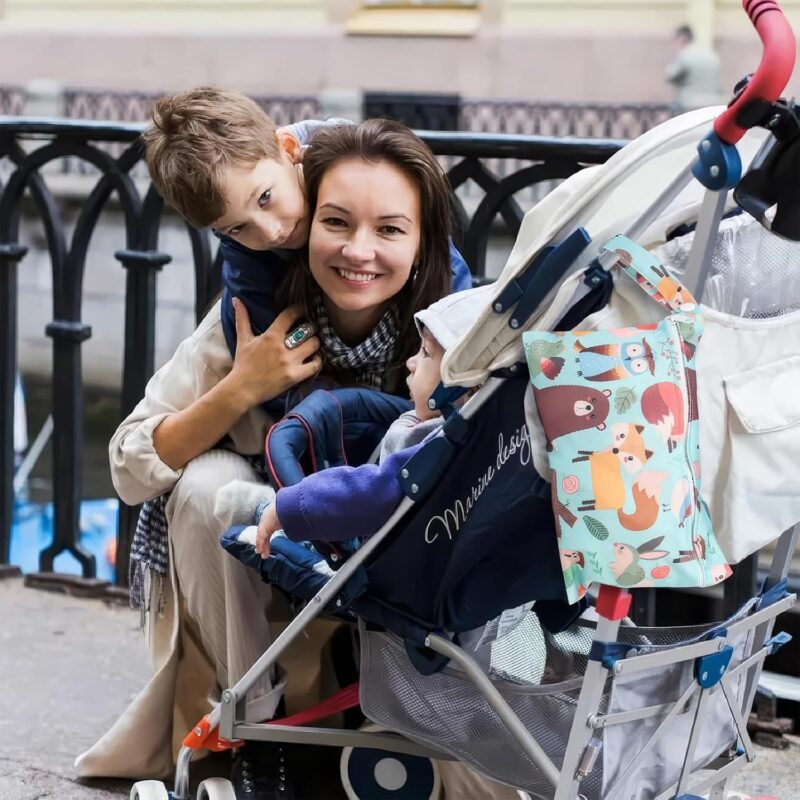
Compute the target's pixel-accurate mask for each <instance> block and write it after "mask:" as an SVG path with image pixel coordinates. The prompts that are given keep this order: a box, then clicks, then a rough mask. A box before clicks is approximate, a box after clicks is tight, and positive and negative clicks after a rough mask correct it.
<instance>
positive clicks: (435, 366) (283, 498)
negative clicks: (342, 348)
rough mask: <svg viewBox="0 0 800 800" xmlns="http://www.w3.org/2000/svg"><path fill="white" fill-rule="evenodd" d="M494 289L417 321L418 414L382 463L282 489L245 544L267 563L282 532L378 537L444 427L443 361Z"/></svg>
mask: <svg viewBox="0 0 800 800" xmlns="http://www.w3.org/2000/svg"><path fill="white" fill-rule="evenodd" d="M489 288H490V287H488V286H485V287H479V288H476V289H470V290H467V291H464V292H459V293H457V294H452V295H449V296H447V297H444V298H443V299H441V300H439V301H437V302H436V303H434V304H433V305H431V306H430V307H429V308H427V309H425V310H424V311H420V312H418V313H417V314H416V315H415V321H416V324H417V328H418V330H419V334H420V339H421V342H420V349H419V351H418V352H417V354H416V355H414V356H412V357H411V358H410V359H409V360H408V362H407V367H408V370H409V373H410V374H409V377H408V388H409V393H410V396H411V401H412V403H413V406H414V407H413V409H412V410H411V411H407V412H405V413H403V414H401V415H400V416H399V417H398V418H397V419H396V420H395V421H394V422H393V423H392V424H391V425H390V427H389V429H388V431H387V433H386V435H385V437H384V439H383V441H382V443H381V450H380V457H379V460H378V463H376V464H363V465H362V466H359V467H349V466H341V467H332V468H330V469H325V470H322V471H320V472H316V473H314V474H311V475H307V476H306V477H305V478H303V479H302V480H301V481H300V482H299V483H296V484H294V485H292V486H287V487H285V488H281V489H279V490H278V492H277V493H276V495H275V499H274V501H271V502H269V503H268V504H267V505H266V506H264V505H262V506H261V507H260V508H259V510H258V512H257V522H258V527H257V528H256V526H255V525H253V526H250V527H249V528H245V529H244V530H241V529H240V533H238V535H237V538H238V541H239V542H242V541H249V542H250V543H251V544H254V545H255V548H256V551H257V552H258V554H259V555H260V556H261V557H262V558H267V556H269V553H270V540H271V537H272V536H273V535H274V534H276V533H277V532H278V531H282V535H285V536H286V537H287V538H288V539H290V540H292V541H295V542H301V541H319V542H342V541H345V540H348V539H352V538H353V536H354V534H355V535H357V536H358V537H360V538H364V537H368V536H371V535H372V534H374V533H375V532H376V531H377V530H378V529H379V528H380V527H381V526H382V525H383V524H384V523H385V522H386V520H387V519H388V518H389V517H390V516H391V514H392V512H393V511H394V510H395V508H396V507H397V505H398V503H399V502H400V500H401V499H402V497H403V490H402V487H401V485H400V481H399V478H398V473H399V472H400V470H401V468H402V467H403V465H404V464H405V463H406V461H408V459H409V458H411V456H412V455H414V453H416V452H417V450H419V448H420V447H421V446H422V444H423V442H424V441H425V440H427V439H428V438H429V437H430V436H432V435H434V434H435V432H436V431H438V429H439V428H440V427H441V426H442V424H443V422H444V420H443V418H442V416H441V414H440V412H439V411H436V410H431V409H430V407H429V406H428V400H429V399H430V397H431V394H432V393H433V391H434V390H435V389H436V387H437V386H438V385H439V382H440V381H441V364H442V358H443V356H444V354H445V352H446V350H447V349H448V347H450V346H451V345H452V344H453V343H455V342H456V341H457V340H458V339H459V337H460V336H461V334H462V333H464V331H466V330H467V328H468V327H469V325H470V324H471V323H472V321H473V320H474V319H475V318H476V317H477V315H478V313H479V312H480V311H481V309H482V308H483V307H484V305H485V304H486V303H487V302H488V300H489V295H488V291H489ZM227 535H228V534H224V535H223V543H225V538H226V536H227Z"/></svg>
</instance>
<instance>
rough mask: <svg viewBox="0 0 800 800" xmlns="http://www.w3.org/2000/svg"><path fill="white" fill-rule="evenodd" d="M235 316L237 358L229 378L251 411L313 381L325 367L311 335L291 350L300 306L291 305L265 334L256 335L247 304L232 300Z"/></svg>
mask: <svg viewBox="0 0 800 800" xmlns="http://www.w3.org/2000/svg"><path fill="white" fill-rule="evenodd" d="M233 309H234V313H235V314H236V356H235V357H234V359H233V369H232V370H231V374H230V376H229V377H230V379H231V380H232V381H234V382H235V383H236V384H237V390H238V391H239V392H241V393H242V395H243V396H244V397H245V398H246V399H247V402H248V404H249V406H248V407H250V408H252V407H254V406H257V405H259V403H263V402H264V401H266V400H271V399H272V398H273V397H277V396H278V395H279V394H282V393H283V392H285V391H286V390H287V389H289V388H291V387H292V386H296V385H297V384H298V383H301V382H302V381H304V380H307V379H308V378H313V377H314V375H316V374H317V373H318V372H319V371H320V369H321V367H322V358H321V357H320V355H319V353H317V351H318V350H319V346H320V342H319V338H318V337H316V336H309V337H308V339H306V340H305V341H304V342H303V343H302V344H300V345H298V346H297V347H293V348H291V349H290V348H288V347H287V346H286V337H287V336H288V335H289V334H290V333H291V332H292V330H294V328H295V327H296V326H297V323H298V321H299V320H300V319H301V318H302V316H303V310H302V309H301V308H300V307H299V306H290V307H289V308H287V309H286V310H285V311H282V312H281V313H280V314H278V316H277V317H276V318H275V321H274V322H273V323H272V325H270V326H269V328H267V330H265V331H264V333H262V334H260V335H259V336H256V335H255V334H254V333H253V330H252V328H251V327H250V316H249V315H248V313H247V308H246V307H245V305H244V303H242V301H241V300H239V299H238V298H236V297H235V298H233Z"/></svg>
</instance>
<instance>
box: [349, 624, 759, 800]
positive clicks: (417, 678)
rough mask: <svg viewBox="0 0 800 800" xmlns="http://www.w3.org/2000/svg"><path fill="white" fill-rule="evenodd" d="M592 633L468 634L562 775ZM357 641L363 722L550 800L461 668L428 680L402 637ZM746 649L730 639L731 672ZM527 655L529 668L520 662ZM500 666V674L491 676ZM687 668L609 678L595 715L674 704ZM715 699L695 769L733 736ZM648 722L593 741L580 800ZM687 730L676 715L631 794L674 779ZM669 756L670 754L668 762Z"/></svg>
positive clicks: (637, 635) (624, 759) (637, 633)
mask: <svg viewBox="0 0 800 800" xmlns="http://www.w3.org/2000/svg"><path fill="white" fill-rule="evenodd" d="M531 616H534V615H531ZM491 624H492V623H490V625H491ZM537 627H538V624H537ZM712 627H714V626H712V625H702V626H691V627H682V628H639V627H635V628H621V629H620V635H619V640H620V641H627V642H630V643H631V644H636V645H639V646H645V647H646V648H647V647H648V646H655V647H663V646H670V645H672V646H677V645H679V644H681V643H683V642H686V641H692V640H694V639H696V637H697V636H699V635H701V634H703V633H706V632H707V631H708V630H710V629H711V628H712ZM490 630H491V633H492V634H495V633H496V630H495V629H490ZM593 633H594V628H593V626H592V625H591V624H590V623H586V622H585V621H582V622H581V623H580V624H578V625H575V626H573V627H572V628H571V629H570V630H568V631H566V632H564V633H561V634H556V635H552V634H549V633H547V632H546V631H542V630H541V629H538V630H535V629H534V628H533V627H531V624H530V621H529V620H527V619H526V620H525V621H524V622H523V623H522V624H520V625H519V626H517V627H516V628H515V629H514V631H512V632H511V633H510V634H509V635H508V637H503V638H500V639H499V640H496V641H493V640H492V636H491V635H490V636H473V637H470V640H471V641H472V642H474V643H478V642H481V643H482V646H481V647H479V648H478V650H477V651H474V652H471V653H470V654H471V655H473V656H474V657H476V658H477V659H478V660H479V662H480V663H482V664H484V666H486V665H487V664H488V663H489V660H488V659H487V658H486V653H485V652H483V653H482V652H481V651H482V650H486V648H487V647H492V646H494V650H495V652H493V653H492V656H493V658H492V660H491V663H492V667H491V668H490V669H489V676H490V677H491V678H492V680H493V682H494V684H495V686H496V687H497V689H498V690H499V691H500V693H501V694H502V695H503V697H504V698H505V700H506V702H508V704H509V705H510V706H511V708H512V710H513V711H514V712H515V713H516V714H517V716H519V718H520V720H521V721H522V722H523V724H524V725H525V726H526V727H527V729H528V730H529V731H530V732H531V733H532V734H533V736H534V738H535V739H536V740H537V742H538V743H539V745H540V746H541V747H542V749H543V750H544V751H545V753H546V754H547V755H548V756H549V757H550V759H551V760H552V761H553V763H554V764H555V765H556V767H558V768H559V769H560V768H561V765H562V761H563V756H564V751H565V749H566V745H567V739H568V738H569V732H570V728H571V726H572V723H573V719H574V715H575V707H576V703H577V699H578V695H579V694H580V689H581V683H582V679H583V674H584V671H585V668H586V664H587V657H586V656H587V653H588V649H589V646H590V644H591V639H592V636H593ZM515 634H516V635H517V641H516V644H517V647H516V648H512V647H510V645H511V643H512V642H511V641H509V642H508V643H507V645H509V646H506V645H504V646H503V647H502V648H500V649H498V648H497V645H498V644H501V645H502V644H503V642H504V639H505V638H508V639H511V637H514V635H515ZM526 636H527V638H525V637H526ZM361 642H362V649H361V706H362V708H363V711H364V713H365V714H366V716H367V717H368V718H369V719H371V720H372V721H374V722H376V723H378V724H380V725H384V726H386V727H387V728H390V729H392V730H396V731H399V732H401V733H403V734H405V735H406V736H408V737H409V738H410V739H413V740H416V741H418V742H420V743H422V744H426V745H429V746H431V747H434V748H437V749H440V750H443V751H445V752H448V753H450V754H451V755H453V756H455V757H457V758H459V759H461V760H462V761H464V762H466V763H468V764H470V765H471V766H472V767H474V768H475V769H477V770H478V771H479V772H481V773H482V774H484V775H486V776H487V777H489V778H493V779H494V780H497V781H500V782H503V783H507V784H509V785H511V786H514V787H517V788H520V789H524V790H525V791H527V792H528V793H530V794H531V795H532V796H533V797H534V798H552V797H553V795H554V790H553V789H552V787H550V785H549V784H548V782H547V781H546V780H545V778H544V777H543V776H542V774H541V773H540V772H539V771H538V769H537V768H536V766H535V765H534V764H533V763H532V762H531V761H530V759H529V758H528V756H527V755H526V754H525V753H524V752H523V751H522V749H521V748H520V747H519V745H518V744H517V743H516V741H515V740H514V738H513V736H512V735H511V734H510V733H509V732H508V730H507V729H506V728H505V726H504V725H503V724H502V722H501V721H500V719H499V717H498V716H497V715H496V714H495V712H494V711H493V710H492V708H491V707H490V706H489V704H488V703H487V702H486V700H484V698H483V696H482V695H481V694H480V692H479V691H478V690H477V689H476V688H475V687H474V685H473V684H472V683H471V682H470V681H469V680H468V679H467V678H466V677H465V676H464V674H463V673H462V672H461V670H460V669H458V668H457V667H455V666H452V665H451V666H449V667H447V668H446V669H444V670H443V671H441V672H439V673H437V674H435V675H430V676H423V675H420V674H419V673H418V672H417V671H416V670H415V669H414V667H413V666H412V664H411V662H410V661H409V659H408V656H407V655H406V652H405V648H404V646H403V644H402V642H401V641H400V640H399V639H397V638H396V637H394V636H392V635H391V634H386V633H379V632H373V631H367V630H366V629H365V628H364V626H363V625H362V630H361ZM745 644H746V642H745V636H744V635H743V636H740V637H739V638H738V639H737V640H736V641H735V654H734V659H733V662H732V666H734V665H735V664H736V663H739V661H740V660H741V658H742V654H743V653H744V652H747V648H746V647H745ZM501 656H502V657H501ZM526 656H527V658H528V659H529V660H530V661H531V662H532V664H531V665H527V666H526V665H524V664H523V660H524V657H526ZM498 667H500V668H501V669H500V671H501V674H502V677H501V676H499V675H498V674H497V672H498V669H497V668H498ZM692 670H693V662H687V663H683V664H678V665H675V666H672V667H661V668H658V669H657V670H653V671H652V672H648V673H645V674H636V675H632V676H630V677H628V678H625V679H624V681H622V680H620V679H617V680H615V681H614V688H613V693H612V691H611V681H609V685H608V686H607V687H606V691H605V692H604V694H603V698H602V700H601V706H600V713H605V712H606V710H607V709H608V710H609V713H611V712H612V711H631V710H634V709H637V708H642V707H645V706H648V705H651V704H659V705H660V704H665V703H670V702H672V701H674V700H677V698H678V697H679V695H680V693H681V692H682V691H683V689H684V688H685V687H686V685H687V682H688V681H690V680H691V677H692ZM520 673H525V674H527V675H536V676H539V679H538V681H537V682H533V681H525V680H522V678H521V675H520ZM509 677H514V680H509V679H508V678H509ZM738 691H739V687H737V692H738ZM717 694H718V697H717V698H716V699H715V700H714V701H713V702H712V703H711V704H710V706H709V710H708V722H707V723H706V725H708V727H709V730H708V733H707V734H705V735H704V737H703V741H702V742H701V745H700V747H699V748H698V754H697V755H698V757H697V764H696V765H697V766H701V765H702V764H705V763H707V762H708V761H709V760H710V759H712V758H713V757H715V756H716V755H718V754H719V753H720V752H722V751H723V750H724V749H725V748H726V747H727V746H729V745H730V744H731V742H732V741H733V739H734V738H735V735H734V733H733V726H732V721H731V719H730V715H729V713H728V712H727V707H726V706H725V701H724V699H723V698H722V695H721V692H718V693H717ZM654 725H655V722H654V721H652V720H649V721H640V722H629V723H625V724H623V725H618V726H611V727H609V728H608V729H606V730H605V731H604V732H603V733H598V734H597V736H598V737H600V738H602V739H603V741H604V744H603V752H602V754H601V755H602V757H601V758H599V759H598V760H597V763H596V765H595V768H594V770H593V772H592V773H591V774H590V775H589V776H588V778H586V779H585V780H584V781H583V782H582V783H581V786H580V792H581V794H582V795H583V796H585V798H586V800H600V798H601V797H602V791H604V789H606V788H608V786H609V785H610V784H611V783H612V779H613V778H614V777H615V776H617V775H619V774H621V772H622V771H623V770H624V769H625V767H626V766H627V764H628V763H629V761H630V759H631V758H632V756H633V754H634V753H635V752H636V751H637V750H638V745H639V744H641V743H642V742H644V741H645V739H646V737H647V736H649V733H650V731H651V729H652V727H654ZM690 726H691V720H690V715H688V714H680V715H678V718H677V719H676V720H674V721H673V723H672V725H671V727H670V729H669V730H668V731H667V732H666V733H665V735H664V738H663V740H662V743H661V745H659V746H658V747H657V748H655V749H654V750H653V753H652V754H651V756H650V757H649V759H648V761H647V762H646V765H647V766H646V767H645V770H644V771H646V772H647V773H648V776H649V782H648V786H649V787H650V789H647V790H646V791H645V793H644V794H634V796H636V797H637V798H638V797H640V796H641V797H649V796H653V794H657V793H658V791H662V790H663V789H665V788H667V786H668V785H669V783H670V782H671V781H673V780H674V779H675V774H676V773H675V769H676V763H678V762H679V760H680V759H679V758H678V756H677V754H678V753H682V752H683V748H684V747H685V745H686V742H687V740H688V736H689V733H688V731H689V729H690ZM670 753H671V754H672V755H671V756H670V757H667V754H670ZM677 768H678V769H679V763H678V767H677ZM640 772H641V771H640ZM636 780H638V778H637V779H636ZM637 786H638V784H637ZM651 790H652V792H653V793H652V794H651V793H650V792H651ZM634 791H637V790H634ZM622 796H623V797H627V796H629V795H622Z"/></svg>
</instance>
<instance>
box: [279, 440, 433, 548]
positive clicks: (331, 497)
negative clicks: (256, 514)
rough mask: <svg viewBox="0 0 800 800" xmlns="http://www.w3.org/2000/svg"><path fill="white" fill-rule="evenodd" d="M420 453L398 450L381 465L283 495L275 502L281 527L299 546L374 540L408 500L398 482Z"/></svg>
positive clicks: (338, 470) (305, 483) (328, 476)
mask: <svg viewBox="0 0 800 800" xmlns="http://www.w3.org/2000/svg"><path fill="white" fill-rule="evenodd" d="M420 447H422V444H421V443H420V444H416V445H413V446H412V447H407V448H405V449H404V450H398V451H397V452H396V453H392V455H390V456H389V457H388V458H387V459H385V460H384V461H383V462H382V463H381V464H380V465H377V464H364V465H362V466H360V467H332V468H331V469H325V470H322V471H321V472H316V473H314V474H313V475H308V476H306V477H305V478H303V480H302V481H300V483H298V484H295V485H294V486H287V487H286V488H284V489H281V490H280V491H279V492H278V495H277V497H276V500H275V506H276V511H277V520H278V522H279V527H281V528H283V531H284V533H285V534H286V536H287V537H288V538H290V539H292V540H293V541H296V542H300V541H314V540H316V541H322V542H336V541H343V540H345V539H351V538H352V537H353V536H371V535H372V534H373V533H375V532H376V531H377V530H379V529H380V527H381V526H382V525H383V524H384V523H385V522H386V520H387V519H389V517H390V516H391V515H392V513H393V512H394V510H395V509H396V508H397V505H398V504H399V502H400V501H401V500H402V499H403V489H402V488H401V486H400V481H399V479H398V477H397V476H398V473H399V472H400V470H401V469H402V467H403V464H405V463H406V461H408V459H409V458H411V456H412V455H414V453H416V452H417V450H419V448H420Z"/></svg>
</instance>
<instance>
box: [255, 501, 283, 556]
mask: <svg viewBox="0 0 800 800" xmlns="http://www.w3.org/2000/svg"><path fill="white" fill-rule="evenodd" d="M282 527H283V526H282V525H281V521H280V520H279V519H278V507H277V503H271V504H270V505H268V506H267V507H266V508H265V509H264V512H263V513H262V514H261V519H260V520H259V521H258V533H257V534H256V553H258V554H259V555H260V556H261V558H267V557H268V556H269V540H270V537H271V536H272V534H273V533H275V531H278V530H280V529H281V528H282Z"/></svg>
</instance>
